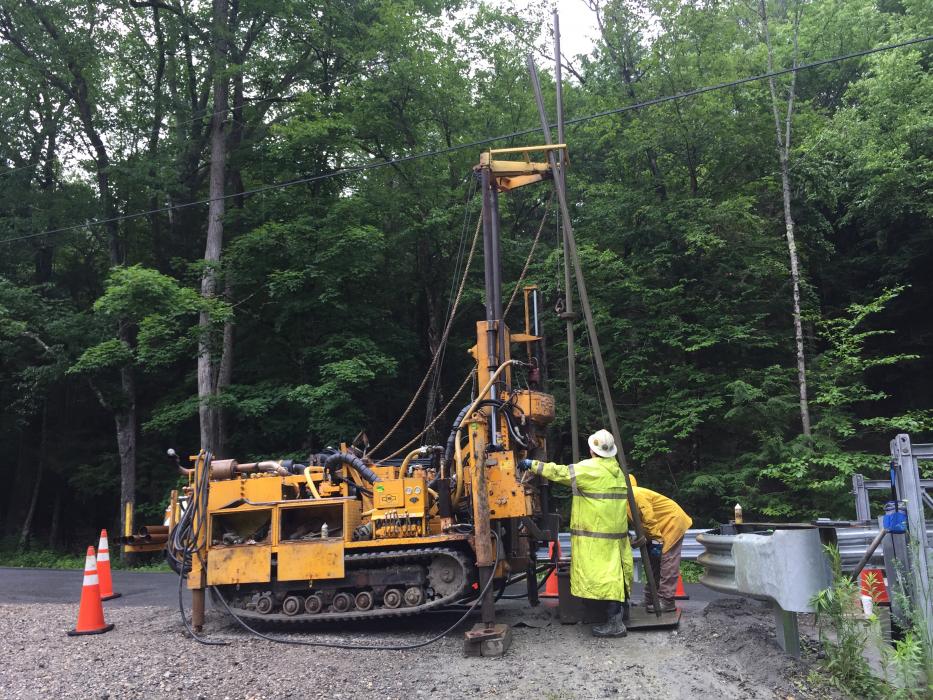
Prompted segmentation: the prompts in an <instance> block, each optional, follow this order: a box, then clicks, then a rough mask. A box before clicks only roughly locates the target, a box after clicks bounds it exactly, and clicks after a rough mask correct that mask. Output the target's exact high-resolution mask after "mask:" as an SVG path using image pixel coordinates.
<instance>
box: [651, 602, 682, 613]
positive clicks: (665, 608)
mask: <svg viewBox="0 0 933 700" xmlns="http://www.w3.org/2000/svg"><path fill="white" fill-rule="evenodd" d="M654 609H655V608H654V605H648V612H650V613H653V612H654ZM675 610H677V605H675V604H674V600H673V598H661V612H662V613H666V612H674V611H675Z"/></svg>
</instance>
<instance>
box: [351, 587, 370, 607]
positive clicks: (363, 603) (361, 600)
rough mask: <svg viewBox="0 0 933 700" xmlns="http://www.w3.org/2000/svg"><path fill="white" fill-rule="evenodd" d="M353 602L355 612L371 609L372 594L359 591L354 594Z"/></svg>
mask: <svg viewBox="0 0 933 700" xmlns="http://www.w3.org/2000/svg"><path fill="white" fill-rule="evenodd" d="M354 602H355V603H356V609H357V610H369V609H371V608H372V607H373V602H374V598H373V594H372V593H370V592H369V591H361V592H360V593H357V594H356V598H355V600H354Z"/></svg>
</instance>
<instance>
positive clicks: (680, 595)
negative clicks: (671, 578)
mask: <svg viewBox="0 0 933 700" xmlns="http://www.w3.org/2000/svg"><path fill="white" fill-rule="evenodd" d="M674 600H690V596H688V595H687V591H686V590H685V589H684V577H683V576H681V575H680V574H677V590H675V591H674Z"/></svg>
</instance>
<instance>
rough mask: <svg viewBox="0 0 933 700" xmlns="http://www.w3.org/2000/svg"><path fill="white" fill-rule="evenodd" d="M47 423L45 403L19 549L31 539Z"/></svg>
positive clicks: (44, 453) (46, 452) (40, 487)
mask: <svg viewBox="0 0 933 700" xmlns="http://www.w3.org/2000/svg"><path fill="white" fill-rule="evenodd" d="M48 423H49V407H48V403H47V402H43V404H42V429H41V433H40V437H39V460H38V463H37V464H36V481H35V483H34V484H33V486H32V497H31V498H30V499H29V510H27V511H26V517H25V518H24V519H23V529H22V531H21V532H20V534H19V548H20V549H26V547H27V546H29V539H30V537H32V521H33V520H34V519H35V515H36V505H37V504H38V503H39V492H40V490H41V489H42V476H43V473H44V472H45V462H46V458H47V455H48Z"/></svg>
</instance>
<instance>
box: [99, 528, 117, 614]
mask: <svg viewBox="0 0 933 700" xmlns="http://www.w3.org/2000/svg"><path fill="white" fill-rule="evenodd" d="M97 578H98V580H99V581H100V599H101V600H112V599H113V598H119V597H120V594H119V593H114V592H113V580H112V579H111V578H110V547H109V545H108V544H107V531H106V530H101V531H100V544H98V546H97Z"/></svg>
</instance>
